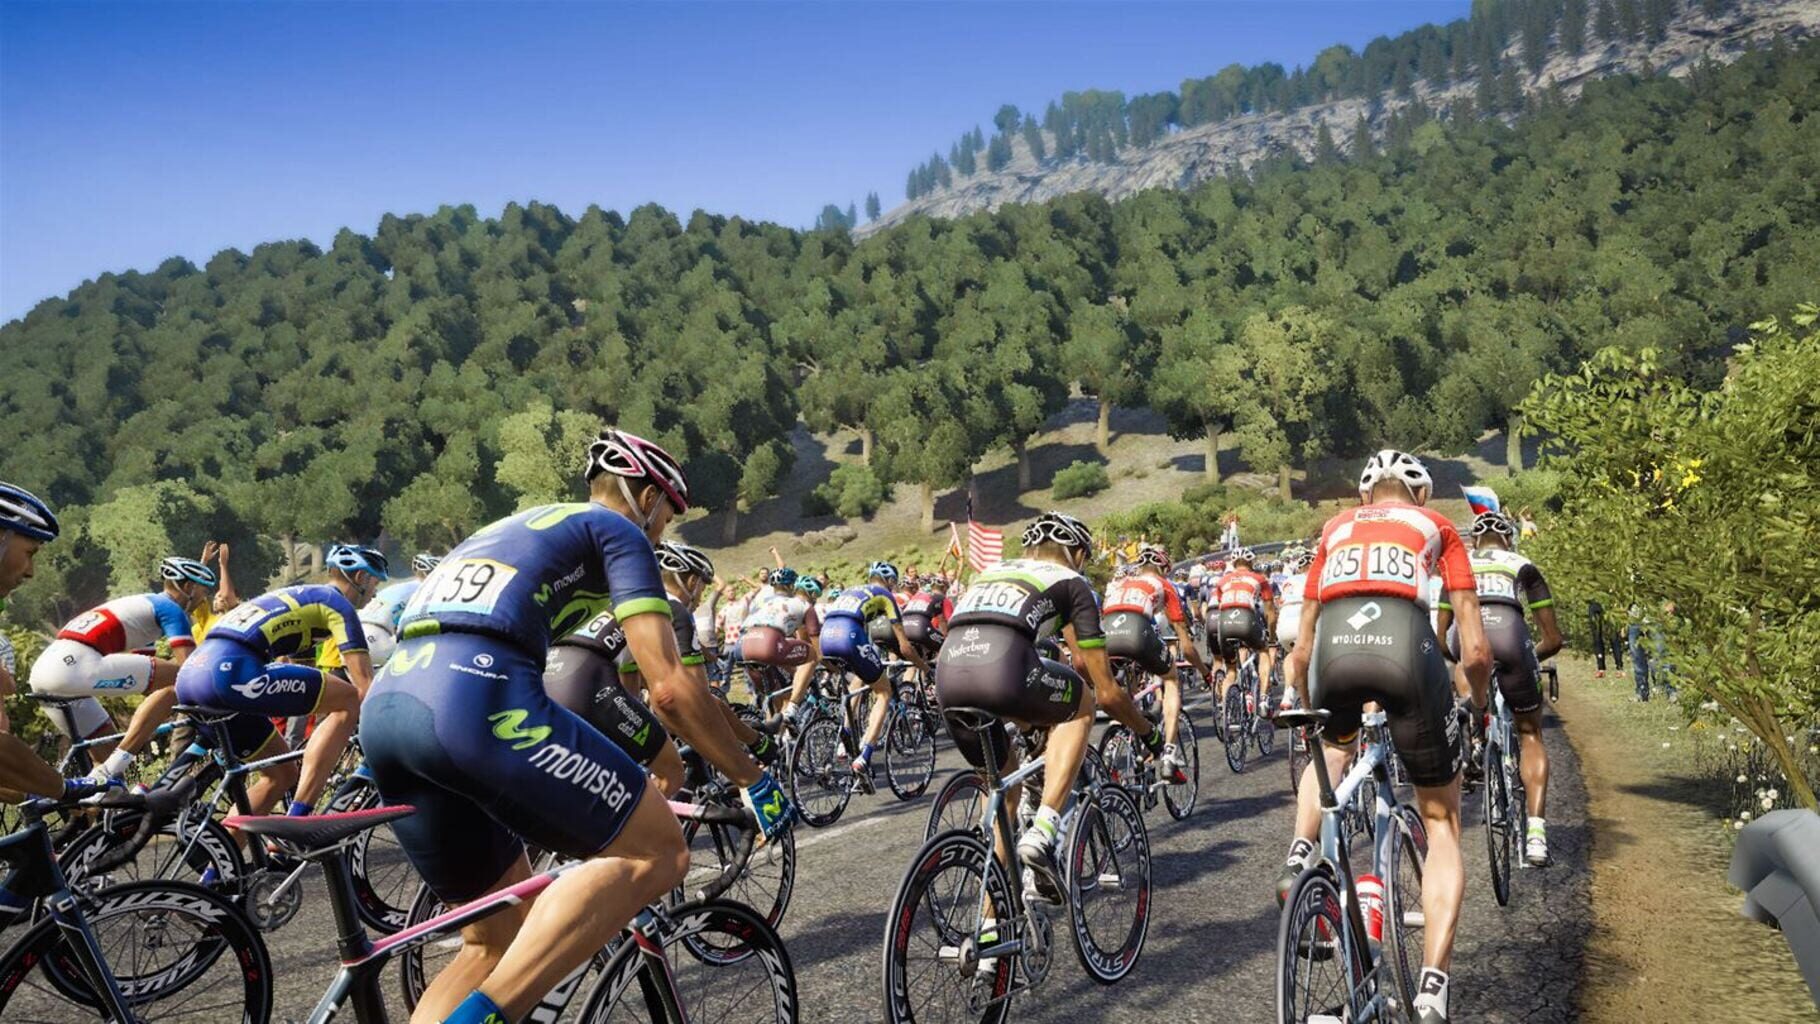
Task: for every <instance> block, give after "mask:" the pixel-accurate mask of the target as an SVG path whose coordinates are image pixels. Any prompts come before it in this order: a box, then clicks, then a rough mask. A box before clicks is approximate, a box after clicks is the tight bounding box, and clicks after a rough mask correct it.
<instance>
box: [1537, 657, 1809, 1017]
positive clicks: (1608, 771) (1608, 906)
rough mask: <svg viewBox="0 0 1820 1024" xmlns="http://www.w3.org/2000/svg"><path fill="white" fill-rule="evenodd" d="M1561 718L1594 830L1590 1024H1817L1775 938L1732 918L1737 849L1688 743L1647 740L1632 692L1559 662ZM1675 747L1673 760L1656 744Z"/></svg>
mask: <svg viewBox="0 0 1820 1024" xmlns="http://www.w3.org/2000/svg"><path fill="white" fill-rule="evenodd" d="M1561 668H1562V671H1561V676H1562V679H1561V703H1560V705H1559V710H1560V712H1561V715H1562V717H1563V718H1564V719H1566V720H1567V722H1568V723H1569V726H1568V735H1569V737H1570V738H1571V739H1572V741H1573V745H1574V748H1575V749H1576V750H1577V751H1578V752H1579V755H1580V763H1581V768H1582V771H1583V774H1584V778H1585V781H1586V790H1587V796H1588V813H1589V815H1590V817H1591V821H1590V824H1591V825H1592V830H1593V864H1594V870H1593V883H1592V901H1593V930H1592V936H1591V938H1590V939H1589V941H1588V943H1587V949H1586V970H1585V975H1584V979H1585V980H1584V984H1583V986H1582V988H1581V996H1580V998H1581V1006H1580V1010H1581V1013H1582V1015H1583V1019H1585V1020H1588V1021H1627V1022H1628V1021H1652V1022H1653V1021H1665V1020H1702V1021H1778V1022H1779V1021H1812V1020H1814V1019H1815V1008H1814V1004H1813V1003H1812V1001H1811V1000H1810V998H1809V996H1808V992H1807V988H1806V986H1805V985H1804V984H1802V981H1801V977H1800V975H1799V974H1798V973H1797V972H1796V970H1795V966H1794V958H1793V957H1792V955H1791V954H1790V953H1789V951H1788V947H1787V945H1785V944H1784V943H1783V941H1782V938H1781V935H1780V934H1778V933H1776V932H1774V931H1771V930H1770V929H1767V928H1764V927H1762V926H1760V925H1757V924H1753V923H1751V922H1749V921H1747V920H1745V919H1744V918H1743V917H1741V916H1739V914H1738V906H1739V901H1740V899H1741V896H1740V894H1738V893H1737V892H1735V891H1734V890H1732V889H1731V888H1730V887H1729V886H1728V885H1727V884H1726V882H1725V872H1726V869H1727V867H1728V865H1729V864H1730V859H1731V849H1730V845H1729V844H1728V843H1727V842H1726V841H1725V837H1724V835H1723V833H1722V831H1721V825H1720V823H1719V822H1718V820H1717V819H1716V818H1714V816H1713V815H1712V813H1711V812H1710V811H1709V810H1708V809H1707V807H1708V804H1709V799H1708V797H1709V794H1708V793H1707V792H1706V789H1707V786H1708V784H1707V783H1706V782H1704V781H1703V780H1701V779H1699V778H1697V777H1695V776H1694V775H1693V773H1692V772H1690V771H1689V770H1688V766H1687V765H1686V763H1685V762H1684V760H1683V759H1682V755H1681V754H1680V753H1679V751H1678V749H1677V747H1678V745H1680V744H1681V742H1682V741H1681V739H1680V738H1679V737H1680V734H1678V733H1670V732H1666V731H1664V732H1654V731H1648V730H1644V729H1640V728H1638V726H1637V723H1636V722H1635V721H1634V719H1631V718H1627V717H1626V710H1627V709H1632V710H1635V706H1634V705H1630V704H1627V703H1626V698H1625V692H1626V691H1627V690H1628V682H1627V681H1624V680H1618V679H1617V678H1616V677H1615V676H1614V677H1613V678H1608V679H1605V680H1595V679H1594V678H1593V674H1592V672H1591V670H1590V666H1587V665H1585V664H1583V663H1574V662H1569V661H1567V660H1565V659H1563V663H1562V666H1561ZM1663 743H1668V744H1669V748H1668V749H1667V750H1664V749H1662V746H1661V745H1662V744H1663Z"/></svg>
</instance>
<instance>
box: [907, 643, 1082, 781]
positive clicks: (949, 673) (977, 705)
mask: <svg viewBox="0 0 1820 1024" xmlns="http://www.w3.org/2000/svg"><path fill="white" fill-rule="evenodd" d="M974 630H978V633H977V634H976V635H974V636H973V637H972V639H970V640H968V641H967V642H966V643H962V644H950V645H947V646H944V647H943V648H942V654H941V663H940V665H939V666H938V669H937V671H936V673H935V696H936V700H937V701H939V702H940V703H941V706H942V707H943V708H944V709H948V708H954V709H957V710H959V709H973V710H978V711H984V712H986V713H987V714H989V715H992V716H993V717H994V718H995V719H997V720H996V721H994V722H993V723H992V724H991V725H990V726H988V727H987V728H985V729H984V730H981V729H978V728H976V727H975V726H974V724H973V723H972V722H971V721H970V720H969V718H967V717H964V716H960V715H956V714H954V713H953V712H947V711H945V712H944V715H943V717H944V718H945V719H946V721H947V723H948V734H949V735H950V736H952V737H953V738H954V745H955V747H956V748H958V749H959V750H960V752H961V756H963V757H965V758H966V759H967V762H968V763H969V764H971V765H973V766H974V767H976V768H979V767H984V766H985V755H984V750H983V746H982V742H981V734H982V732H983V733H984V738H985V741H986V742H990V743H991V744H992V750H993V759H994V762H995V763H996V764H997V765H999V766H1000V767H1001V768H1002V767H1003V766H1004V764H1005V762H1006V760H1007V758H1008V757H1009V755H1010V751H1011V745H1010V738H1009V737H1008V736H1007V735H1006V733H1005V721H1006V720H1009V721H1013V722H1016V723H1018V724H1019V725H1024V726H1044V725H1058V724H1060V723H1062V722H1066V721H1068V720H1069V719H1071V718H1073V717H1074V716H1075V715H1077V714H1079V713H1080V709H1081V701H1082V699H1083V697H1082V695H1083V694H1084V693H1085V692H1086V689H1087V684H1086V682H1085V681H1083V680H1082V679H1081V677H1080V675H1079V674H1077V673H1076V672H1075V671H1074V669H1072V668H1069V667H1068V666H1066V665H1064V664H1062V663H1061V662H1059V661H1051V660H1049V659H1048V658H1044V657H1041V656H1039V655H1038V654H1037V652H1036V647H1035V645H1034V644H1032V643H1031V641H1030V638H1029V637H1026V636H1024V635H1023V634H1022V633H1020V632H1018V631H1017V630H1015V629H1013V628H1011V627H1009V626H994V625H983V624H982V625H979V626H969V627H968V631H969V632H970V633H971V632H972V631H974Z"/></svg>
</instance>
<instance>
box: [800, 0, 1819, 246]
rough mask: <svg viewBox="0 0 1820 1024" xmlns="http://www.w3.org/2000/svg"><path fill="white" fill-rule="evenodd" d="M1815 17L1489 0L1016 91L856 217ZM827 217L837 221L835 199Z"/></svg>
mask: <svg viewBox="0 0 1820 1024" xmlns="http://www.w3.org/2000/svg"><path fill="white" fill-rule="evenodd" d="M1817 32H1820V2H1817V0H1475V3H1474V4H1473V7H1472V14H1471V16H1470V17H1468V18H1460V19H1458V20H1455V21H1452V22H1449V23H1447V24H1445V25H1433V24H1429V25H1422V26H1419V27H1417V28H1415V29H1412V30H1410V31H1408V32H1404V33H1402V34H1400V35H1398V36H1396V37H1394V38H1392V37H1389V36H1379V37H1378V38H1376V39H1374V40H1372V41H1371V42H1370V43H1368V44H1366V46H1365V47H1364V49H1363V50H1362V51H1355V50H1353V49H1352V48H1351V47H1350V46H1346V45H1341V44H1336V45H1334V46H1329V47H1327V48H1326V49H1324V50H1322V51H1321V52H1320V53H1319V54H1316V55H1315V57H1314V59H1313V60H1312V61H1310V63H1309V64H1308V65H1307V66H1305V67H1302V66H1298V67H1295V68H1293V69H1286V68H1284V67H1283V66H1282V65H1281V64H1276V63H1265V64H1258V65H1254V66H1251V67H1246V66H1244V65H1240V64H1232V65H1229V66H1227V67H1226V68H1223V69H1221V70H1220V71H1219V72H1218V73H1217V74H1213V75H1209V76H1207V77H1204V78H1188V79H1184V80H1183V81H1182V84H1181V87H1180V88H1179V89H1178V90H1175V91H1165V92H1157V93H1147V94H1144V95H1138V96H1130V97H1127V96H1126V95H1125V94H1124V93H1123V92H1119V91H1117V90H1105V89H1085V90H1082V91H1079V92H1069V93H1065V94H1064V95H1063V96H1062V97H1061V98H1060V99H1059V100H1054V101H1051V102H1050V103H1049V104H1048V106H1047V107H1046V108H1045V109H1044V111H1043V115H1042V117H1041V119H1040V120H1039V119H1038V118H1037V117H1036V115H1035V114H1034V112H1024V111H1020V110H1019V109H1018V107H1017V106H1016V105H1015V104H1010V103H1007V104H1004V105H1002V106H1000V107H999V109H998V111H997V113H995V114H994V115H993V117H992V120H991V126H992V129H993V131H992V132H991V133H990V134H989V133H988V132H987V131H986V130H985V129H983V128H981V127H979V126H978V125H976V126H974V127H973V128H972V129H970V130H968V131H967V132H965V133H963V134H962V136H961V138H960V139H958V140H957V141H955V142H954V143H953V145H951V146H949V148H948V151H947V154H946V155H943V154H942V153H940V152H936V153H933V154H931V155H930V156H929V158H928V159H927V160H925V161H923V162H922V163H920V164H918V165H917V166H916V167H915V168H913V169H912V170H911V171H910V174H909V176H908V178H907V180H906V182H905V187H904V197H905V199H906V202H904V203H903V204H902V205H900V206H897V207H895V208H893V209H890V210H887V211H884V212H882V213H881V214H878V215H876V216H875V215H873V214H872V212H871V210H872V206H871V197H869V198H868V204H867V210H868V217H867V223H866V224H865V225H863V226H861V227H859V228H858V229H857V230H858V231H859V233H860V234H866V233H868V232H870V231H874V230H878V229H879V228H881V227H888V226H890V225H892V224H895V223H898V222H900V221H902V220H903V219H904V218H906V217H910V216H914V215H916V214H919V213H920V214H927V215H930V216H937V217H959V216H964V215H966V214H969V213H972V212H974V211H976V210H983V209H992V208H996V207H998V206H1000V205H1002V204H1005V203H1019V202H1042V201H1044V200H1048V199H1053V198H1056V197H1058V196H1063V195H1067V194H1069V193H1072V192H1094V193H1097V194H1099V195H1102V196H1105V197H1106V198H1108V199H1114V200H1116V199H1122V198H1124V197H1127V196H1130V195H1134V194H1136V193H1138V192H1141V191H1144V190H1146V189H1151V188H1189V187H1192V186H1194V185H1197V184H1199V183H1201V182H1203V181H1206V180H1208V179H1209V178H1212V177H1215V176H1218V175H1221V174H1230V173H1233V172H1234V171H1235V169H1236V170H1243V169H1245V168H1249V167H1250V166H1252V165H1253V164H1255V163H1257V162H1258V161H1260V160H1267V159H1271V158H1273V157H1281V156H1284V155H1290V154H1293V155H1296V156H1300V157H1302V158H1304V159H1313V158H1317V157H1319V156H1321V155H1324V154H1327V153H1334V152H1349V151H1351V150H1352V149H1353V148H1356V147H1358V146H1359V145H1361V144H1363V145H1367V146H1370V145H1373V144H1375V143H1377V142H1381V141H1382V140H1383V138H1384V136H1385V134H1386V132H1387V131H1388V130H1390V129H1391V128H1392V127H1393V126H1394V124H1393V122H1394V119H1399V118H1401V119H1407V118H1410V117H1418V118H1430V117H1434V118H1442V119H1446V120H1450V121H1462V122H1464V121H1470V120H1474V119H1479V118H1499V119H1503V120H1510V119H1512V118H1514V117H1517V116H1519V115H1521V114H1523V113H1525V112H1526V111H1528V110H1529V109H1530V108H1531V107H1532V106H1533V105H1535V104H1537V103H1540V102H1544V101H1545V100H1546V101H1559V100H1560V99H1563V98H1565V99H1574V98H1577V97H1578V96H1579V94H1580V91H1581V89H1582V88H1583V87H1584V86H1585V85H1586V84H1587V83H1588V82H1592V81H1597V80H1598V79H1600V78H1604V77H1608V76H1610V75H1615V74H1626V73H1640V74H1646V75H1647V74H1655V73H1659V72H1667V73H1669V74H1672V75H1681V74H1686V73H1688V72H1690V71H1691V70H1692V69H1693V68H1695V67H1697V66H1699V64H1700V63H1701V62H1703V61H1716V62H1718V63H1729V62H1730V61H1731V60H1733V59H1735V58H1736V57H1738V56H1740V55H1742V54H1743V53H1745V52H1747V51H1748V50H1749V49H1750V48H1752V47H1754V46H1758V45H1762V44H1764V43H1767V42H1768V41H1769V40H1771V39H1774V38H1778V37H1781V38H1784V39H1787V40H1790V41H1793V40H1796V39H1800V38H1805V37H1811V36H1813V35H1815V34H1816V33H1817ZM1418 107H1419V108H1421V109H1420V110H1419V111H1418V110H1417V109H1416V108H1418ZM828 209H829V210H832V211H833V213H834V216H835V218H839V217H840V216H841V211H840V210H839V209H837V208H835V207H833V206H830V207H829V208H828ZM851 214H852V208H851V207H849V209H848V215H847V216H846V219H847V221H848V222H849V223H852V222H853V221H854V219H855V218H854V217H853V216H852V215H851ZM822 222H823V223H832V222H833V221H832V220H830V219H829V216H828V214H827V213H826V212H824V214H823V221H822Z"/></svg>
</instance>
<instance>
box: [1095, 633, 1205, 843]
mask: <svg viewBox="0 0 1820 1024" xmlns="http://www.w3.org/2000/svg"><path fill="white" fill-rule="evenodd" d="M1178 671H1180V669H1179V668H1178ZM1114 674H1115V675H1118V676H1119V682H1120V685H1129V683H1131V682H1142V684H1143V685H1142V689H1139V690H1137V691H1136V693H1135V694H1134V695H1133V697H1132V700H1133V702H1134V703H1135V704H1137V706H1138V710H1139V711H1141V712H1142V713H1143V715H1144V717H1145V718H1148V719H1149V720H1150V723H1151V724H1152V725H1154V726H1156V727H1157V728H1158V729H1161V728H1162V727H1163V712H1162V708H1161V706H1160V704H1161V702H1160V700H1159V697H1160V694H1161V693H1162V689H1163V681H1162V680H1161V679H1159V678H1157V677H1155V676H1150V675H1148V674H1147V673H1144V672H1143V670H1142V669H1141V668H1140V667H1139V666H1138V665H1136V664H1134V663H1131V662H1127V661H1125V659H1123V658H1120V659H1116V660H1115V662H1114ZM1139 746H1140V744H1139V743H1138V742H1137V740H1136V738H1135V737H1134V736H1133V735H1132V733H1131V730H1130V729H1128V728H1126V726H1125V724H1124V723H1122V722H1113V723H1112V724H1111V725H1108V726H1107V727H1106V731H1105V732H1103V733H1101V734H1100V742H1099V755H1100V763H1101V764H1103V765H1104V766H1105V768H1106V773H1107V775H1108V777H1109V778H1110V779H1111V781H1112V783H1113V784H1114V785H1118V786H1123V787H1125V789H1126V790H1127V791H1129V792H1130V793H1131V796H1132V798H1133V799H1135V800H1136V801H1137V802H1138V806H1139V807H1142V808H1143V809H1144V810H1146V811H1148V810H1150V809H1151V808H1153V807H1155V806H1156V805H1157V804H1158V803H1159V802H1161V803H1162V804H1163V806H1164V807H1165V808H1166V809H1167V810H1168V811H1169V816H1170V817H1171V818H1174V819H1175V820H1177V821H1181V820H1182V819H1184V818H1186V817H1188V816H1189V815H1190V814H1192V813H1194V804H1195V800H1196V799H1197V798H1198V797H1199V796H1200V792H1201V748H1200V742H1199V741H1198V740H1197V739H1196V738H1195V732H1194V719H1193V718H1192V717H1190V716H1189V714H1188V710H1187V709H1186V708H1183V709H1182V710H1181V711H1180V712H1179V713H1178V714H1177V715H1176V742H1175V747H1176V756H1177V757H1178V758H1180V759H1181V767H1180V768H1179V769H1178V770H1177V771H1176V772H1174V773H1171V775H1170V776H1164V775H1163V774H1162V766H1161V763H1160V760H1159V759H1153V758H1151V757H1149V756H1148V755H1147V754H1143V753H1141V752H1140V750H1139Z"/></svg>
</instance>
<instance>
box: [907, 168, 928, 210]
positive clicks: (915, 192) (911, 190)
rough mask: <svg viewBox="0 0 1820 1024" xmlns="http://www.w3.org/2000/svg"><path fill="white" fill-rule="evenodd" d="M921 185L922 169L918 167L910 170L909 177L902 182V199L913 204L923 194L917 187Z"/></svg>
mask: <svg viewBox="0 0 1820 1024" xmlns="http://www.w3.org/2000/svg"><path fill="white" fill-rule="evenodd" d="M922 183H923V169H922V168H921V167H918V168H916V169H914V170H912V171H911V172H910V175H909V177H908V178H906V179H905V180H904V199H905V200H907V201H909V202H915V201H916V200H917V199H919V198H921V197H922V194H923V193H922V189H921V188H920V187H919V186H921V185H922Z"/></svg>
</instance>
